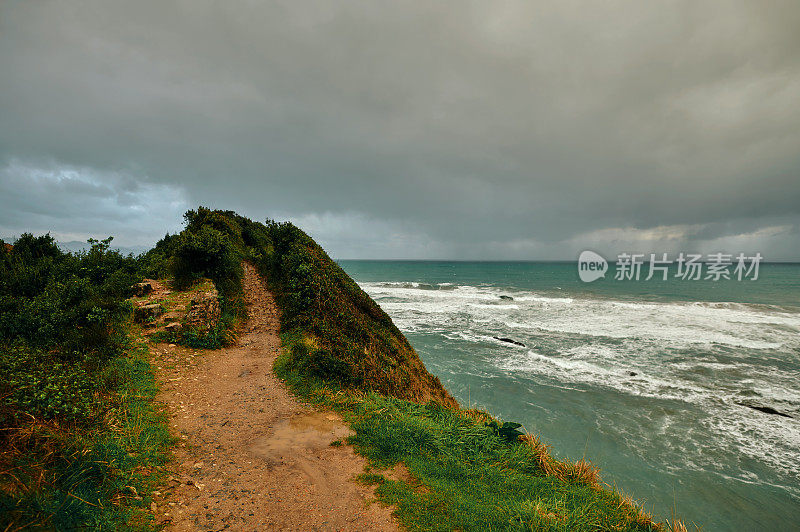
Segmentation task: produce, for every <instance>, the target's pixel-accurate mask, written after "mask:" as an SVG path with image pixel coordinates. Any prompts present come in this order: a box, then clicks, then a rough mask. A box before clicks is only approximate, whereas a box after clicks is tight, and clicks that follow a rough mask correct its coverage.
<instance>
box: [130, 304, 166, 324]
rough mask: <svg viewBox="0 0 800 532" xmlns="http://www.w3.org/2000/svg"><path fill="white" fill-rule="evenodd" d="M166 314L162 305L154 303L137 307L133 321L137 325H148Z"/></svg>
mask: <svg viewBox="0 0 800 532" xmlns="http://www.w3.org/2000/svg"><path fill="white" fill-rule="evenodd" d="M163 313H164V309H163V308H162V307H161V305H159V304H157V303H153V304H151V305H142V306H140V307H136V308H135V309H134V311H133V321H135V322H136V323H147V322H151V321H153V320H155V319H156V318H158V317H159V316H161V315H162V314H163Z"/></svg>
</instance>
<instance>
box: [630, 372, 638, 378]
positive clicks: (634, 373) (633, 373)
mask: <svg viewBox="0 0 800 532" xmlns="http://www.w3.org/2000/svg"><path fill="white" fill-rule="evenodd" d="M637 375H638V373H636V372H635V371H629V372H628V376H630V377H635V376H637Z"/></svg>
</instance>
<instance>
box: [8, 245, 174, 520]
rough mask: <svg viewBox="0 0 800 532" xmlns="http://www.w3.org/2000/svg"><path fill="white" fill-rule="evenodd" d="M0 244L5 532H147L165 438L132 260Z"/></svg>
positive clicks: (101, 248) (104, 249)
mask: <svg viewBox="0 0 800 532" xmlns="http://www.w3.org/2000/svg"><path fill="white" fill-rule="evenodd" d="M92 244H93V245H92V247H91V249H90V250H89V251H87V252H84V253H78V254H74V255H73V254H68V253H63V252H61V251H60V250H59V249H58V247H57V246H56V245H55V242H54V241H53V239H52V238H51V237H50V236H49V235H46V236H42V237H33V236H32V235H29V234H26V235H23V236H22V237H21V238H20V239H18V240H17V241H16V242H15V243H14V246H13V247H11V246H6V245H4V244H2V243H0V316H1V317H2V319H0V373H2V375H3V379H2V380H0V529H2V530H16V529H21V528H33V529H58V530H69V529H76V528H81V527H91V528H97V529H109V530H112V529H121V528H125V527H129V528H141V527H145V526H147V523H148V515H147V512H146V511H145V509H146V508H148V507H149V500H148V499H147V496H146V495H142V496H140V495H139V494H140V493H142V494H146V493H149V492H150V491H151V488H152V486H153V485H155V484H156V483H157V482H159V478H160V473H159V470H158V468H159V466H160V465H161V464H163V463H164V462H165V461H166V459H167V456H168V455H167V453H168V447H169V443H170V440H169V433H168V431H167V428H166V422H165V419H164V417H163V415H162V414H161V413H160V412H158V411H157V410H156V408H155V406H154V401H153V399H154V397H155V392H156V387H155V383H154V379H153V373H152V371H151V368H150V366H149V364H148V362H147V350H146V348H144V347H143V345H142V343H141V342H139V341H137V340H136V339H134V338H132V337H131V336H130V335H129V334H128V329H127V324H128V321H129V316H130V311H131V307H130V304H129V303H127V302H126V301H125V297H126V296H127V292H128V289H129V287H130V286H131V284H132V283H133V282H134V281H136V280H138V278H139V273H138V264H137V261H136V260H135V259H134V258H133V257H123V256H121V255H120V254H119V253H117V252H114V251H109V244H110V239H109V240H106V241H101V242H96V241H94V242H92Z"/></svg>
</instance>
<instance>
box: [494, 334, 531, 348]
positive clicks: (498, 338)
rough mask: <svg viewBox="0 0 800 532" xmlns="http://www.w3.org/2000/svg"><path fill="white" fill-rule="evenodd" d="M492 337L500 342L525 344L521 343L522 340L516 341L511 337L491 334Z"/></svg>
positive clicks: (521, 345)
mask: <svg viewBox="0 0 800 532" xmlns="http://www.w3.org/2000/svg"><path fill="white" fill-rule="evenodd" d="M492 338H494V339H495V340H499V341H501V342H505V343H507V344H514V345H518V346H520V347H525V344H523V343H522V342H517V341H516V340H512V339H511V338H500V337H499V336H492Z"/></svg>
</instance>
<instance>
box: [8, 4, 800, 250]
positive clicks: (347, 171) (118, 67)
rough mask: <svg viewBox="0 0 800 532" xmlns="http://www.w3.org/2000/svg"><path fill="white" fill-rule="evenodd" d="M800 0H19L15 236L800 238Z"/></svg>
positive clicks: (779, 244) (446, 246)
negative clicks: (225, 223) (236, 231)
mask: <svg viewBox="0 0 800 532" xmlns="http://www.w3.org/2000/svg"><path fill="white" fill-rule="evenodd" d="M798 28H800V4H798V3H797V2H796V1H795V0H792V1H787V2H764V1H756V0H753V1H751V2H736V1H731V0H725V1H720V2H714V1H703V2H697V1H695V0H688V1H685V2H680V1H670V2H666V1H665V2H661V1H652V2H651V1H648V2H642V1H631V2H572V1H564V0H560V1H558V2H546V3H545V2H542V3H538V2H533V1H525V2H502V1H495V0H493V1H486V0H480V1H476V2H466V1H459V2H430V1H428V0H425V1H402V2H398V1H397V0H392V1H376V0H368V1H364V2H332V1H327V0H326V1H321V2H308V1H305V0H290V1H287V2H255V1H248V2H244V1H225V2H207V1H197V0H193V1H185V2H171V1H166V0H157V1H154V2H148V1H141V0H138V1H136V2H111V1H108V0H102V1H97V2H82V1H76V0H71V1H63V2H54V1H45V0H37V1H28V0H0V236H12V235H18V234H20V233H21V232H23V231H33V232H44V231H50V232H52V234H54V235H55V236H56V237H57V238H59V239H60V240H83V239H85V238H86V237H88V236H96V237H102V236H107V235H109V234H110V235H114V236H115V238H116V239H115V242H116V243H119V244H122V245H149V244H152V243H153V242H155V241H156V240H157V239H158V238H160V237H161V236H163V234H164V233H166V232H167V231H170V232H174V231H176V230H179V229H180V227H181V215H182V213H183V212H184V211H185V210H187V209H188V208H193V207H196V206H197V205H199V204H202V205H207V206H210V207H215V208H223V209H233V210H236V211H238V212H240V213H242V214H245V215H247V216H250V217H252V218H254V219H258V220H264V219H265V218H267V217H269V218H275V219H289V220H291V221H293V222H295V223H296V224H298V225H300V226H301V227H302V228H304V229H306V230H307V231H308V232H309V233H311V235H312V236H314V237H316V238H317V239H318V240H319V241H320V242H321V243H322V245H323V246H325V247H326V248H327V249H328V251H329V252H330V253H331V254H332V255H333V256H334V257H337V258H458V259H574V258H575V257H577V254H578V253H579V252H580V251H581V250H582V249H586V248H589V249H594V250H597V251H600V252H601V253H605V254H609V255H613V254H614V253H618V252H620V251H645V252H649V251H653V252H660V251H680V250H683V251H700V252H707V253H710V252H716V251H729V252H734V253H735V252H740V251H743V252H755V251H760V252H761V253H762V254H764V255H765V257H766V258H767V259H773V260H774V259H783V260H785V259H800V31H798Z"/></svg>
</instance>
